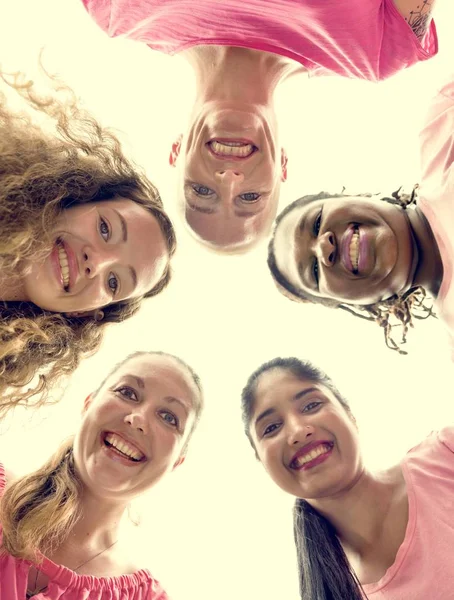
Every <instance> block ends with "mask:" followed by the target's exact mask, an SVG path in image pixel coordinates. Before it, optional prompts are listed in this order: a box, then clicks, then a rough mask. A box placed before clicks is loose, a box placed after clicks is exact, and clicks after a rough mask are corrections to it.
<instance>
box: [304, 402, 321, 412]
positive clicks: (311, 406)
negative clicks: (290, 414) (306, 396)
mask: <svg viewBox="0 0 454 600" xmlns="http://www.w3.org/2000/svg"><path fill="white" fill-rule="evenodd" d="M321 404H322V402H319V401H317V400H314V401H313V402H309V403H308V404H306V406H305V407H304V408H303V412H306V411H311V410H314V409H315V408H318V407H319V406H320V405H321Z"/></svg>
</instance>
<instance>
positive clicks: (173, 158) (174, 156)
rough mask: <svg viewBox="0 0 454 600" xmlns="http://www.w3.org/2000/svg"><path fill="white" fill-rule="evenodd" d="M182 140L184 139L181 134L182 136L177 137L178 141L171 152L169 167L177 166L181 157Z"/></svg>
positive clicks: (174, 143)
mask: <svg viewBox="0 0 454 600" xmlns="http://www.w3.org/2000/svg"><path fill="white" fill-rule="evenodd" d="M182 139H183V134H182V133H180V135H179V136H178V137H177V139H176V140H175V141H174V142H173V144H172V150H171V152H170V156H169V165H170V166H171V167H176V166H177V158H178V156H179V155H180V150H181V141H182Z"/></svg>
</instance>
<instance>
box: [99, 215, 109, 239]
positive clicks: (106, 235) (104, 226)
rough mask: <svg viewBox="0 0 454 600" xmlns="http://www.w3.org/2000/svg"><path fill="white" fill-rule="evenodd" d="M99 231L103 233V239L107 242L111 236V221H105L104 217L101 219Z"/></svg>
mask: <svg viewBox="0 0 454 600" xmlns="http://www.w3.org/2000/svg"><path fill="white" fill-rule="evenodd" d="M99 233H100V234H101V237H102V239H103V240H104V241H105V242H107V241H108V240H109V238H110V235H111V234H110V227H109V223H108V222H107V221H105V220H104V219H103V218H102V217H100V219H99Z"/></svg>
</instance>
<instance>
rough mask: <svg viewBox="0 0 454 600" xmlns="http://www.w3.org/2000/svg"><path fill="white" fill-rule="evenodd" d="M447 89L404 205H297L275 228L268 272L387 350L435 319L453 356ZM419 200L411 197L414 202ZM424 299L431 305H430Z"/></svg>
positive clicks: (453, 89) (368, 199)
mask: <svg viewBox="0 0 454 600" xmlns="http://www.w3.org/2000/svg"><path fill="white" fill-rule="evenodd" d="M453 132H454V80H453V79H452V78H451V80H450V81H449V82H448V84H447V85H446V86H445V87H444V88H443V89H442V90H441V92H440V93H439V94H438V95H437V97H436V99H435V101H434V103H433V104H432V107H431V109H430V112H429V117H428V119H427V124H426V126H425V128H424V129H423V131H422V133H421V142H422V153H421V154H422V166H423V172H422V184H421V187H420V189H417V186H416V187H415V188H414V190H413V192H412V193H411V195H405V194H401V193H400V191H398V192H395V193H394V194H392V196H391V197H386V198H380V199H378V198H374V197H372V196H371V195H368V196H365V195H363V196H346V195H343V194H338V195H333V194H326V193H321V194H318V195H314V196H304V197H303V198H300V199H299V200H296V201H295V202H293V204H291V205H290V206H288V207H287V208H285V209H284V210H283V211H282V213H281V214H280V215H279V216H278V218H277V220H276V226H275V230H274V234H273V237H272V240H271V242H270V245H269V254H268V265H269V268H270V270H271V273H272V275H273V278H274V280H275V282H276V284H277V286H278V288H279V289H280V290H281V291H282V292H283V293H284V294H285V295H287V296H288V297H290V298H291V299H293V300H297V301H302V302H318V303H321V304H324V305H326V306H329V307H335V308H342V309H344V310H347V311H349V312H351V313H352V314H354V315H357V316H360V317H362V318H365V319H368V320H371V321H375V322H377V323H378V324H379V325H380V326H381V327H383V328H384V331H385V339H386V343H387V345H388V346H389V347H390V348H392V349H395V350H398V351H399V352H401V353H404V352H403V351H402V350H401V349H400V347H399V344H398V343H397V342H396V340H395V339H393V337H392V335H391V327H392V326H393V324H394V323H395V322H397V323H400V324H401V325H402V326H403V336H402V342H405V340H406V333H407V330H408V327H409V325H411V324H412V320H413V318H425V317H428V316H431V315H433V314H434V313H433V311H432V304H434V308H435V312H436V314H437V316H439V317H440V318H442V319H443V320H444V321H445V322H446V324H447V325H448V328H449V329H450V332H451V338H452V340H453V342H452V343H453V352H454V285H452V282H451V276H452V263H453V259H454V245H453V238H454V236H453V229H454V205H453V202H452V199H453V198H454V178H453V168H452V164H453V158H454V144H453ZM417 192H418V196H419V198H418V197H417ZM428 296H431V297H432V298H433V299H434V302H432V300H430V299H429V298H428Z"/></svg>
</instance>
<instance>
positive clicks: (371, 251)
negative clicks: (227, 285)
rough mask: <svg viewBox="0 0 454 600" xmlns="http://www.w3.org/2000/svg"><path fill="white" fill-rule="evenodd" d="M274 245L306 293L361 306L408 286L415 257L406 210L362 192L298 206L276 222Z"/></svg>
mask: <svg viewBox="0 0 454 600" xmlns="http://www.w3.org/2000/svg"><path fill="white" fill-rule="evenodd" d="M274 249H275V257H276V263H277V266H278V269H279V270H280V271H281V273H283V275H284V276H285V277H286V278H287V280H288V281H290V283H291V284H292V285H293V286H294V287H296V288H297V289H298V290H300V291H301V292H302V293H303V294H304V295H310V296H312V297H314V298H328V299H332V300H335V301H338V302H347V303H353V304H362V305H364V304H372V303H374V302H377V301H379V300H384V299H386V298H389V297H391V296H392V295H394V294H399V293H403V292H405V291H407V290H408V289H409V287H411V285H412V282H413V277H414V274H415V269H416V264H417V259H418V251H417V247H416V244H415V241H414V237H413V235H412V228H411V225H410V222H409V220H408V218H407V216H406V214H405V211H404V210H402V209H401V208H400V207H397V206H394V205H391V204H389V203H387V202H383V201H379V200H372V199H366V198H361V197H358V198H355V197H351V198H350V197H349V198H328V199H324V200H316V201H313V202H311V203H309V204H306V205H303V206H298V205H297V206H296V207H295V208H294V209H293V210H291V211H290V212H289V213H288V214H287V215H285V217H284V218H283V219H282V221H281V222H280V223H279V225H278V226H277V229H276V234H275V241H274Z"/></svg>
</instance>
